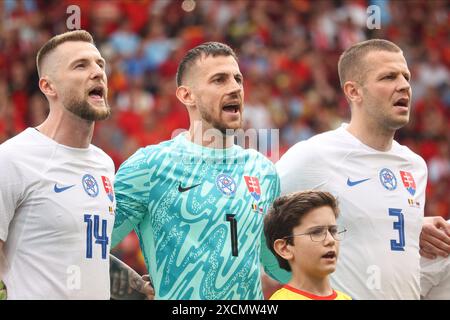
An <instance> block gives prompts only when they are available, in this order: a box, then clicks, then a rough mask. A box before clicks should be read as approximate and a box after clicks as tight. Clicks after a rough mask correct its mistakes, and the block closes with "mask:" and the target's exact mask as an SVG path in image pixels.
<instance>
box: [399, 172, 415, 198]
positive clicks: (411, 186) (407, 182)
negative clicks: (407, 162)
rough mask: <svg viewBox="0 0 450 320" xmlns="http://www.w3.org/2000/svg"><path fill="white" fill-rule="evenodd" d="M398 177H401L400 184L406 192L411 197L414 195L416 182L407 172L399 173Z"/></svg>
mask: <svg viewBox="0 0 450 320" xmlns="http://www.w3.org/2000/svg"><path fill="white" fill-rule="evenodd" d="M400 176H401V177H402V182H403V185H404V186H405V188H406V190H408V192H409V193H410V194H411V195H412V196H413V195H414V194H415V193H416V182H415V181H414V178H413V176H412V174H411V173H410V172H407V171H400Z"/></svg>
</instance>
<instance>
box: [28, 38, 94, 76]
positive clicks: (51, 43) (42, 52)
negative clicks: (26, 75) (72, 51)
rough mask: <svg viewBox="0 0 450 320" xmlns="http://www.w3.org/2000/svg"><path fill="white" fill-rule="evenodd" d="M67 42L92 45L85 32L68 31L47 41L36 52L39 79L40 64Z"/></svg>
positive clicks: (91, 39)
mask: <svg viewBox="0 0 450 320" xmlns="http://www.w3.org/2000/svg"><path fill="white" fill-rule="evenodd" d="M67 41H84V42H89V43H92V44H94V39H93V38H92V36H91V34H90V33H89V32H87V31H85V30H74V31H68V32H65V33H62V34H59V35H56V36H54V37H53V38H51V39H50V40H48V41H47V42H46V43H45V44H44V45H43V46H42V47H41V48H40V49H39V51H38V53H37V56H36V67H37V72H38V75H39V78H40V77H41V68H42V62H43V60H44V58H45V57H46V56H48V55H49V54H50V52H52V51H53V50H55V48H56V47H58V46H59V45H61V44H62V43H64V42H67Z"/></svg>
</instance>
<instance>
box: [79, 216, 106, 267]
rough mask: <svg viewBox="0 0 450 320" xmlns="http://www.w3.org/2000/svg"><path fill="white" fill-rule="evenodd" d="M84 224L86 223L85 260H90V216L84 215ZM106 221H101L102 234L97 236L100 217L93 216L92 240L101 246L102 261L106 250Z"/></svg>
mask: <svg viewBox="0 0 450 320" xmlns="http://www.w3.org/2000/svg"><path fill="white" fill-rule="evenodd" d="M84 222H86V223H87V226H86V258H87V259H92V240H93V239H92V219H91V215H90V214H85V215H84ZM106 223H107V221H106V220H104V219H103V220H102V234H99V233H98V231H99V227H100V217H99V216H98V215H94V238H95V243H96V244H100V245H101V246H102V259H106V251H107V249H108V243H109V238H108V234H107V228H106Z"/></svg>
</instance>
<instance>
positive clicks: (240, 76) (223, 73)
mask: <svg viewBox="0 0 450 320" xmlns="http://www.w3.org/2000/svg"><path fill="white" fill-rule="evenodd" d="M228 75H230V74H229V73H228V72H218V73H214V74H213V75H211V77H210V79H212V78H214V77H227V76H228ZM236 76H238V77H239V78H243V76H242V74H240V73H236V74H233V77H236Z"/></svg>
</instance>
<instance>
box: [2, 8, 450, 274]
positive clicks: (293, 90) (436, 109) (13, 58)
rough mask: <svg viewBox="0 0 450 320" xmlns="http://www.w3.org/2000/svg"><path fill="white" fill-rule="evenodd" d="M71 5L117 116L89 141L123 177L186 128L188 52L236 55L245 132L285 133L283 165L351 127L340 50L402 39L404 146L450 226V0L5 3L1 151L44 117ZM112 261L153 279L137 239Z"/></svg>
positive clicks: (433, 211) (431, 203)
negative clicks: (132, 162) (307, 143)
mask: <svg viewBox="0 0 450 320" xmlns="http://www.w3.org/2000/svg"><path fill="white" fill-rule="evenodd" d="M72 4H76V5H78V6H79V7H80V9H81V28H82V29H86V30H88V31H89V32H90V33H91V34H92V35H93V36H94V39H95V41H96V44H97V47H98V48H99V49H100V51H101V52H102V55H103V56H104V57H105V59H106V61H107V73H108V80H109V104H110V106H111V108H112V117H111V118H110V119H109V120H107V121H104V122H102V123H98V124H97V125H96V130H95V136H94V140H93V143H94V144H95V145H97V146H99V147H100V148H102V149H103V150H105V151H106V152H107V153H108V154H109V155H110V156H111V157H112V158H113V160H114V162H115V164H116V170H117V169H118V167H119V166H120V164H121V163H122V162H123V161H124V160H125V159H126V158H127V157H129V156H130V155H131V154H133V153H134V152H135V151H136V150H137V149H138V148H139V147H141V146H145V145H148V144H156V143H159V142H160V141H162V140H166V139H170V138H171V137H172V133H173V131H174V130H176V129H179V128H185V129H187V128H188V124H189V123H188V115H187V112H186V110H185V108H184V106H183V105H181V104H180V103H179V102H178V100H177V99H176V97H175V88H176V87H175V73H176V68H177V65H178V62H179V61H180V60H181V58H182V57H183V55H184V54H185V53H186V51H187V50H189V49H190V48H192V47H194V46H196V45H198V44H200V43H202V42H205V41H221V42H225V43H227V44H228V45H230V46H231V47H232V48H233V49H235V51H236V52H237V54H238V56H239V59H240V67H241V71H242V73H243V74H244V77H245V81H244V83H245V95H246V97H245V111H244V117H245V127H246V128H256V129H270V128H274V129H279V130H280V131H279V133H280V156H281V154H283V153H284V152H285V151H286V150H287V149H288V148H289V147H290V146H292V145H293V144H295V143H296V142H298V141H300V140H304V139H308V138H309V137H311V136H313V135H315V134H317V133H320V132H323V131H327V130H331V129H335V128H337V127H338V126H339V125H340V124H341V123H342V122H348V120H349V107H348V105H347V102H346V100H345V98H344V96H343V94H342V93H341V91H340V87H339V80H338V73H337V62H338V58H339V55H340V54H341V53H342V51H343V50H345V49H346V48H347V47H349V46H350V45H352V44H353V43H355V42H358V41H362V40H365V39H370V38H384V39H388V40H391V41H393V42H395V43H396V44H397V45H399V46H400V47H401V48H402V49H403V51H404V54H405V56H406V58H407V61H408V64H409V68H410V70H411V73H412V81H411V85H412V89H413V105H412V109H413V110H412V115H411V121H410V123H409V125H408V126H407V127H405V128H403V129H401V130H400V131H398V133H397V136H396V139H397V140H398V141H399V142H400V143H402V144H406V145H407V146H409V148H411V149H412V150H413V151H415V152H416V153H418V154H420V155H421V156H422V157H423V158H424V159H425V160H426V162H427V164H428V169H429V181H428V189H427V204H426V207H425V212H426V215H440V216H443V217H444V218H446V219H449V218H450V195H449V191H450V130H449V123H450V121H449V120H450V86H449V67H450V43H449V28H450V21H449V18H450V17H449V2H448V1H447V0H428V1H425V0H423V1H415V0H406V1H405V0H401V1H400V0H399V1H395V0H378V1H376V0H371V1H369V0H342V1H331V0H285V1H281V0H230V1H224V0H196V1H194V0H185V1H182V0H173V1H170V0H136V1H119V0H117V1H103V0H96V1H80V0H78V1H76V0H63V1H60V0H58V1H56V0H54V1H49V0H2V1H0V143H1V142H4V141H5V140H7V139H9V138H11V137H13V136H14V135H16V134H17V133H19V132H21V131H22V130H24V129H25V128H27V127H29V126H36V125H38V124H40V123H41V122H42V121H43V120H44V119H45V117H46V115H47V113H48V104H47V101H46V99H45V97H44V95H43V94H42V93H41V92H40V91H39V88H38V76H37V72H36V66H35V58H36V53H37V51H38V49H39V48H40V46H41V45H42V44H43V43H45V42H46V41H47V40H48V39H49V38H51V37H52V36H54V35H55V34H58V33H62V32H65V31H67V26H66V20H67V18H68V17H69V16H70V14H68V13H66V10H67V7H68V6H70V5H72ZM369 5H377V6H379V8H380V9H381V25H380V29H374V30H370V29H368V28H367V26H366V20H367V17H368V16H369V15H370V14H368V13H367V12H366V10H367V7H368V6H369ZM0 179H1V177H0ZM114 252H115V254H116V255H118V256H119V257H120V258H121V259H123V260H124V261H125V262H127V263H128V264H129V265H130V266H132V267H133V268H135V269H136V270H138V271H139V272H140V273H144V272H146V271H145V265H144V262H143V258H142V255H141V253H140V250H139V244H138V240H137V238H136V236H135V235H134V234H132V235H130V236H128V237H127V238H126V239H125V240H124V241H123V242H122V244H121V245H120V247H119V248H118V249H116V250H115V251H114Z"/></svg>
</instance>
